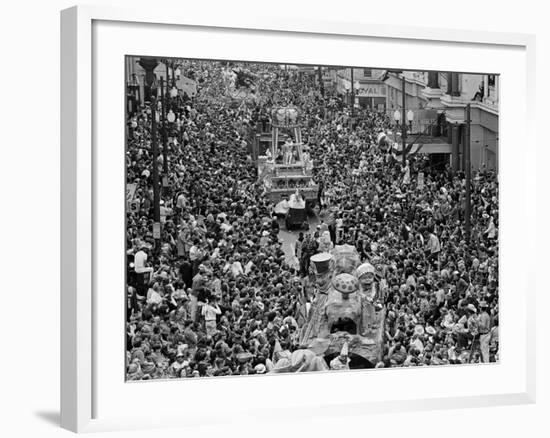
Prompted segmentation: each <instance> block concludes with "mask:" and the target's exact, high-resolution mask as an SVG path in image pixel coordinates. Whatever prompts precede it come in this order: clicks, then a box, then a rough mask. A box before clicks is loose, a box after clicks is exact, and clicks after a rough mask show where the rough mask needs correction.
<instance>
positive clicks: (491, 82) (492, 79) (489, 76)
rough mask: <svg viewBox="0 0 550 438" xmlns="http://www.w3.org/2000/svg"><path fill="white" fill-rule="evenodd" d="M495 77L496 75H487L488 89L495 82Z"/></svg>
mask: <svg viewBox="0 0 550 438" xmlns="http://www.w3.org/2000/svg"><path fill="white" fill-rule="evenodd" d="M496 76H497V75H488V81H487V82H488V85H489V87H494V86H495V82H496Z"/></svg>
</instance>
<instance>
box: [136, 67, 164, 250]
mask: <svg viewBox="0 0 550 438" xmlns="http://www.w3.org/2000/svg"><path fill="white" fill-rule="evenodd" d="M139 64H140V65H141V66H142V67H143V68H144V69H145V80H146V84H147V90H148V91H149V98H150V102H151V147H152V149H153V221H154V223H153V238H154V239H155V251H156V252H157V253H158V251H159V250H160V187H159V168H158V155H159V151H158V144H157V97H156V95H157V90H156V88H155V87H156V81H155V73H154V70H155V68H156V67H157V65H158V61H157V60H156V59H155V58H141V59H140V60H139Z"/></svg>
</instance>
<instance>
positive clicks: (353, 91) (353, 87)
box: [351, 67, 355, 117]
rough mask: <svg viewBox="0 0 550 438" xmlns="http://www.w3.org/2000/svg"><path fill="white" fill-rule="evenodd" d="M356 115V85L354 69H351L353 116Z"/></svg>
mask: <svg viewBox="0 0 550 438" xmlns="http://www.w3.org/2000/svg"><path fill="white" fill-rule="evenodd" d="M354 115H355V84H354V83H353V67H351V116H352V117H353V116H354Z"/></svg>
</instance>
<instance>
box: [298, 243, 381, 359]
mask: <svg viewBox="0 0 550 438" xmlns="http://www.w3.org/2000/svg"><path fill="white" fill-rule="evenodd" d="M311 262H312V263H311V266H312V270H313V271H314V275H315V286H314V294H313V295H314V298H313V301H312V305H311V308H310V311H309V313H308V316H307V322H306V323H305V324H304V326H303V327H301V330H300V336H299V343H300V345H302V346H303V348H307V346H308V345H310V344H311V343H312V342H314V341H316V340H319V339H322V340H328V341H329V344H328V347H327V349H326V351H325V353H324V358H325V360H326V362H327V363H332V361H333V359H336V358H337V357H340V356H342V353H341V352H342V351H343V350H344V351H345V349H344V345H346V346H347V347H346V348H347V353H346V355H345V357H346V360H347V359H349V367H350V368H370V367H373V366H374V365H375V364H376V363H377V362H378V361H379V360H380V358H381V356H382V343H383V334H384V322H385V309H384V306H383V305H382V302H381V301H380V294H379V288H378V284H377V282H376V281H375V269H374V267H373V266H372V265H370V264H366V263H365V264H362V265H361V264H360V258H359V254H358V252H357V250H356V249H355V247H353V246H350V245H337V246H336V247H335V248H334V249H333V250H332V252H331V253H330V254H329V253H320V254H315V255H314V256H312V257H311ZM347 363H348V362H346V364H347ZM334 364H335V365H337V361H336V362H334Z"/></svg>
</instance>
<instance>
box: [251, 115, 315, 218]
mask: <svg viewBox="0 0 550 438" xmlns="http://www.w3.org/2000/svg"><path fill="white" fill-rule="evenodd" d="M258 177H259V179H260V181H262V183H263V185H264V189H265V193H266V196H267V197H268V198H269V199H270V201H271V202H272V203H273V204H274V205H277V204H279V203H281V202H284V201H287V202H291V201H292V200H291V197H292V196H295V197H296V199H297V201H298V202H300V200H303V201H304V208H311V207H312V206H313V205H314V204H315V202H316V199H317V192H318V186H317V184H316V183H315V181H314V180H313V162H312V160H311V157H310V155H309V152H308V147H306V146H305V145H304V144H303V142H302V134H301V130H300V113H299V111H298V109H297V108H296V107H294V106H285V107H278V108H275V109H273V110H272V112H271V137H270V139H269V144H268V147H267V148H266V152H265V155H260V156H259V157H258Z"/></svg>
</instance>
